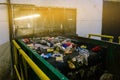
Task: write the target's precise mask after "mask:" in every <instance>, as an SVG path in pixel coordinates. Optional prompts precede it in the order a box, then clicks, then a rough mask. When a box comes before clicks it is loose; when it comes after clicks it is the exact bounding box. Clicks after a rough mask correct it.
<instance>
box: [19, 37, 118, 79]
mask: <svg viewBox="0 0 120 80" xmlns="http://www.w3.org/2000/svg"><path fill="white" fill-rule="evenodd" d="M71 38H73V39H76V40H78V41H79V42H80V43H81V44H86V45H94V46H95V45H96V46H97V45H99V46H103V47H105V48H106V51H105V52H104V54H105V56H106V57H105V59H104V63H105V66H104V67H105V68H106V70H107V71H108V72H110V73H112V74H115V75H117V76H120V45H119V44H117V43H111V42H108V41H102V40H95V39H89V38H84V37H77V36H72V37H71ZM17 42H18V44H19V45H20V46H21V47H22V48H23V50H24V51H25V52H26V53H27V54H28V56H29V57H30V58H31V59H32V60H33V61H34V62H35V63H36V64H37V65H38V66H39V67H40V68H41V69H42V70H43V72H44V73H45V74H47V76H48V77H49V78H50V79H51V80H68V78H67V77H65V76H64V75H63V74H62V73H60V72H59V71H58V70H57V69H55V68H54V67H53V66H52V65H51V64H50V63H48V62H47V61H46V60H44V59H43V58H42V57H41V56H39V54H38V53H36V52H35V51H34V50H32V49H30V48H29V47H27V46H26V45H25V44H24V43H23V42H22V41H21V40H17ZM34 80H35V79H34Z"/></svg>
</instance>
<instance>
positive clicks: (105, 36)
mask: <svg viewBox="0 0 120 80" xmlns="http://www.w3.org/2000/svg"><path fill="white" fill-rule="evenodd" d="M91 36H97V37H104V38H108V39H109V42H113V39H114V37H113V36H108V35H99V34H88V38H90V37H91Z"/></svg>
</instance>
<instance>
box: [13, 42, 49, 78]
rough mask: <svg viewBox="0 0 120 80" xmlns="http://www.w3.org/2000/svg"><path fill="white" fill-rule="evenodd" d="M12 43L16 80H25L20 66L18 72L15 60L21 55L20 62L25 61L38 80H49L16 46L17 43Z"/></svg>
mask: <svg viewBox="0 0 120 80" xmlns="http://www.w3.org/2000/svg"><path fill="white" fill-rule="evenodd" d="M12 42H13V45H14V55H15V56H14V69H15V71H16V74H17V77H18V79H19V80H26V79H25V77H24V73H23V69H22V68H21V66H20V71H19V70H18V67H19V66H18V61H17V58H18V56H19V55H21V56H22V60H25V62H26V63H27V64H28V65H29V66H30V67H31V68H32V70H33V71H34V72H35V73H36V75H37V76H38V77H39V79H40V80H50V78H49V77H48V76H47V75H46V74H45V73H44V72H43V71H42V70H41V69H40V68H39V67H38V66H37V65H36V64H35V63H34V62H33V61H32V60H31V58H30V57H29V56H28V55H27V54H26V53H25V52H24V51H23V50H22V49H21V47H20V46H19V45H18V44H17V42H16V41H15V40H12ZM17 50H18V51H17ZM23 63H24V62H23ZM19 64H20V63H19ZM24 64H25V63H24ZM24 68H25V67H24ZM25 70H26V69H25Z"/></svg>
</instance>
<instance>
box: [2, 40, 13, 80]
mask: <svg viewBox="0 0 120 80" xmlns="http://www.w3.org/2000/svg"><path fill="white" fill-rule="evenodd" d="M10 55H11V54H10V43H9V42H6V43H4V44H2V45H0V80H11V77H10V73H11V56H10Z"/></svg>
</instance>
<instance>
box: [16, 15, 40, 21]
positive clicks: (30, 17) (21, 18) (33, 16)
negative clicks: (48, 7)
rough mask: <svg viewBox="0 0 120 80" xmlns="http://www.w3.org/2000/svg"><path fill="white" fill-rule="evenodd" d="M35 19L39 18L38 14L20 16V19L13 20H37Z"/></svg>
mask: <svg viewBox="0 0 120 80" xmlns="http://www.w3.org/2000/svg"><path fill="white" fill-rule="evenodd" d="M37 17H40V14H33V15H28V16H22V17H18V18H15V19H14V20H23V19H32V18H37Z"/></svg>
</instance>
